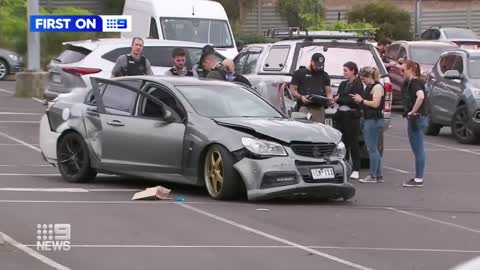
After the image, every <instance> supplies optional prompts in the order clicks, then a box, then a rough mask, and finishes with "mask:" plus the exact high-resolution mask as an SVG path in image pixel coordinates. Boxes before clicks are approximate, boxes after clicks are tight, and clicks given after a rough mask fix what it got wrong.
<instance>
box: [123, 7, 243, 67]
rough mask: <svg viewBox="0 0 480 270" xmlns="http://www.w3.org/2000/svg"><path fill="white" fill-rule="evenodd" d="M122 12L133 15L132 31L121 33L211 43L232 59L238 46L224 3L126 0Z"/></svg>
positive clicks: (131, 35) (132, 35)
mask: <svg viewBox="0 0 480 270" xmlns="http://www.w3.org/2000/svg"><path fill="white" fill-rule="evenodd" d="M123 15H131V16H132V32H123V33H122V37H126V38H133V37H134V36H140V37H150V38H155V39H164V40H181V41H191V42H198V43H204V44H211V45H212V46H214V47H215V48H216V50H217V51H218V52H219V53H220V54H222V55H223V56H225V57H227V58H230V59H233V58H234V57H235V56H236V55H237V54H238V50H237V46H236V44H235V39H234V37H233V32H232V28H231V26H230V23H229V21H228V17H227V13H226V12H225V9H224V8H223V6H222V5H221V4H220V3H218V2H215V1H209V0H174V1H171V0H126V1H125V6H124V9H123Z"/></svg>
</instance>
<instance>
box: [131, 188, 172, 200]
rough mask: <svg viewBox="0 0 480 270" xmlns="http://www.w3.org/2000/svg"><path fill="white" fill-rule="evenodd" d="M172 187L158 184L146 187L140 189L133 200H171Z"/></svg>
mask: <svg viewBox="0 0 480 270" xmlns="http://www.w3.org/2000/svg"><path fill="white" fill-rule="evenodd" d="M170 191H171V190H170V189H168V188H164V187H162V186H156V187H151V188H146V189H145V190H144V191H140V192H137V193H135V195H133V197H132V201H133V200H142V199H144V200H147V199H149V200H157V199H160V200H170V199H171V198H170V197H169V195H170Z"/></svg>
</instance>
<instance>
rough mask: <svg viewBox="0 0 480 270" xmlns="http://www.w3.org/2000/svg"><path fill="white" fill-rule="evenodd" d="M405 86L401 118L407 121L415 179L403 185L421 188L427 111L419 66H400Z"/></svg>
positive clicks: (409, 64)
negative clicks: (413, 157)
mask: <svg viewBox="0 0 480 270" xmlns="http://www.w3.org/2000/svg"><path fill="white" fill-rule="evenodd" d="M402 73H403V77H404V78H405V85H404V86H403V89H402V91H403V94H404V97H405V100H406V102H404V103H405V105H404V114H403V116H404V117H406V118H407V121H408V130H407V133H408V140H409V141H410V147H411V148H412V152H413V154H414V156H415V178H412V179H409V180H407V181H406V182H405V183H403V186H404V187H422V186H423V176H424V171H425V148H424V145H423V132H424V129H425V128H426V126H427V119H426V117H427V110H426V106H425V102H424V100H425V82H424V81H423V80H422V79H420V76H421V73H420V65H419V64H418V63H415V62H413V61H406V62H405V63H404V64H403V66H402Z"/></svg>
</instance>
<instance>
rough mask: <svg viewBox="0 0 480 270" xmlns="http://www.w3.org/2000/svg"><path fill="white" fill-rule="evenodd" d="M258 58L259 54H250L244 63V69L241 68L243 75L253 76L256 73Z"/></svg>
mask: <svg viewBox="0 0 480 270" xmlns="http://www.w3.org/2000/svg"><path fill="white" fill-rule="evenodd" d="M259 57H260V54H259V53H250V54H249V55H248V58H247V62H245V67H244V68H243V73H244V74H254V73H255V72H256V70H257V69H256V67H257V62H258V58H259Z"/></svg>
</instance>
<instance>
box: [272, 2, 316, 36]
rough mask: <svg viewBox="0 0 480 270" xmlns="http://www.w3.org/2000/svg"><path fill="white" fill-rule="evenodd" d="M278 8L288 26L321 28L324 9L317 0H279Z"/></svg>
mask: <svg viewBox="0 0 480 270" xmlns="http://www.w3.org/2000/svg"><path fill="white" fill-rule="evenodd" d="M279 8H280V11H281V13H282V14H283V15H284V16H285V17H286V18H287V21H288V25H289V26H294V27H295V26H299V27H300V28H302V29H307V28H312V27H313V28H322V27H323V17H324V13H325V9H324V8H323V6H322V5H321V4H320V2H319V1H318V0H280V1H279Z"/></svg>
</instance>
